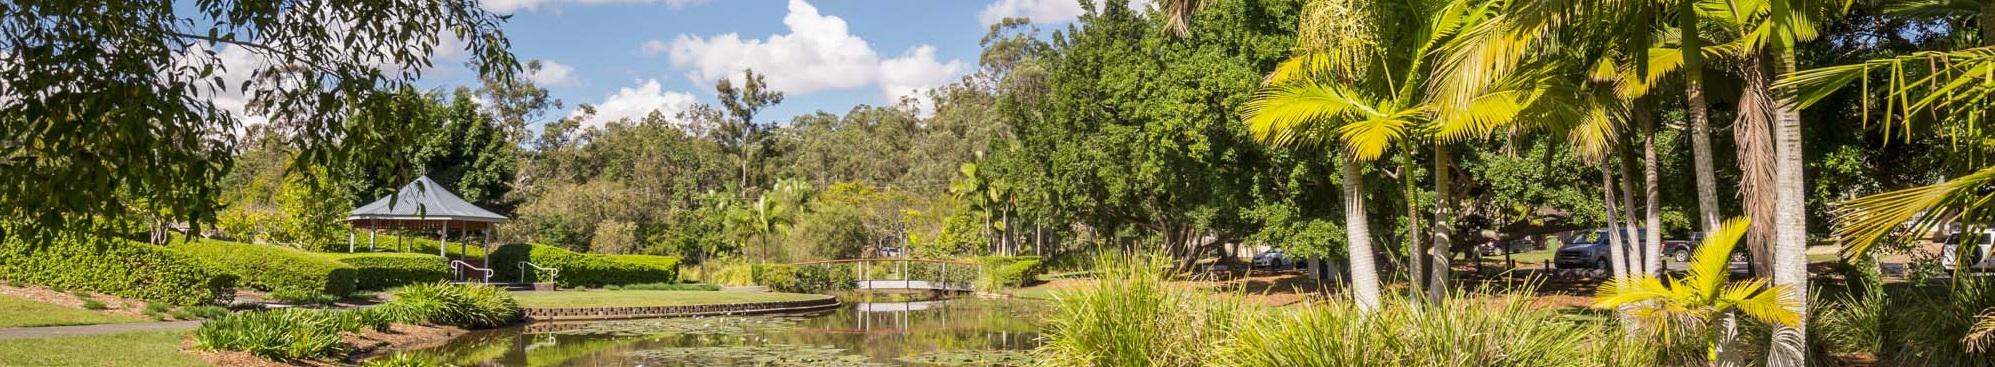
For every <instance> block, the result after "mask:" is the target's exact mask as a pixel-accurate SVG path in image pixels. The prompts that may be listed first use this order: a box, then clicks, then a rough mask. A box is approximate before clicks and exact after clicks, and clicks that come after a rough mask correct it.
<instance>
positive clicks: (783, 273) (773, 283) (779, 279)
mask: <svg viewBox="0 0 1995 367" xmlns="http://www.w3.org/2000/svg"><path fill="white" fill-rule="evenodd" d="M835 267H837V266H836V265H832V266H801V267H799V266H796V265H789V264H755V266H754V267H753V268H752V270H751V271H750V272H751V273H753V274H754V275H753V276H752V277H753V278H754V279H755V284H757V285H761V286H764V287H769V289H771V290H775V291H777V292H788V293H822V292H832V291H843V290H851V289H852V285H853V280H854V279H853V277H852V272H849V271H837V270H835V269H833V268H835Z"/></svg>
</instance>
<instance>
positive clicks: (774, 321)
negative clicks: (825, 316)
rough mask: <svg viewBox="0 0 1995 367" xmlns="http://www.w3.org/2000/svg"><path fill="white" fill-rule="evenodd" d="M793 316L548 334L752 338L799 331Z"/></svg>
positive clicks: (648, 322)
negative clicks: (727, 336)
mask: <svg viewBox="0 0 1995 367" xmlns="http://www.w3.org/2000/svg"><path fill="white" fill-rule="evenodd" d="M799 321H801V320H800V319H797V318H792V317H763V316H748V317H742V316H723V317H693V318H670V319H645V320H629V321H607V322H595V323H589V324H586V325H581V326H578V327H573V328H567V329H563V330H558V331H549V332H547V333H548V334H561V335H613V336H648V335H750V334H755V333H761V332H769V331H782V330H789V329H793V328H796V326H797V323H798V322H799Z"/></svg>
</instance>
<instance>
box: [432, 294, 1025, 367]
mask: <svg viewBox="0 0 1995 367" xmlns="http://www.w3.org/2000/svg"><path fill="white" fill-rule="evenodd" d="M1046 306H1048V305H1047V304H1045V303H1043V302H1040V301H1030V300H978V299H957V300H943V301H922V302H876V303H866V302H860V301H846V305H845V306H844V307H842V308H839V309H837V310H835V311H826V312H820V313H814V314H799V315H771V316H727V317H699V318H668V319H644V320H624V321H599V322H585V323H538V324H532V325H526V326H518V327H511V328H505V329H495V330H484V331H476V332H472V333H470V334H467V335H464V336H462V337H459V338H457V339H454V340H452V341H451V342H450V343H449V344H446V345H443V346H439V347H435V348H429V349H422V350H415V351H410V352H409V353H414V354H419V355H423V356H428V357H433V358H434V359H437V360H441V361H446V362H450V363H452V364H456V365H480V366H1023V365H1027V364H1028V362H1029V361H1028V359H1029V356H1028V355H1027V353H1028V352H1029V351H1030V350H1031V349H1032V348H1036V347H1038V346H1039V344H1040V342H1041V341H1040V340H1039V334H1038V331H1039V320H1041V319H1042V318H1043V312H1044V307H1046Z"/></svg>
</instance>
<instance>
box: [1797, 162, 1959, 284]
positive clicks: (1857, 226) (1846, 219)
mask: <svg viewBox="0 0 1995 367" xmlns="http://www.w3.org/2000/svg"><path fill="white" fill-rule="evenodd" d="M1991 184H1995V167H1987V168H1983V169H1981V170H1980V171H1975V172H1974V173H1971V174H1968V175H1966V176H1961V177H1959V178H1955V179H1952V180H1948V181H1946V182H1941V183H1938V184H1934V185H1928V186H1920V187H1914V188H1909V189H1904V190H1898V191H1892V192H1885V193H1880V194H1875V195H1870V196H1864V197H1859V198H1855V199H1850V200H1848V201H1844V202H1842V203H1839V204H1837V205H1836V208H1835V210H1834V211H1833V213H1834V214H1835V217H1836V219H1835V221H1836V226H1835V228H1836V235H1837V237H1840V238H1841V239H1842V240H1843V253H1842V255H1843V259H1845V260H1847V261H1855V260H1856V259H1857V258H1859V257H1861V256H1862V255H1863V254H1865V253H1868V252H1870V250H1871V249H1872V248H1874V247H1875V246H1876V244H1877V243H1878V241H1880V240H1883V239H1885V238H1886V237H1887V236H1890V235H1892V234H1893V233H1896V232H1897V231H1899V230H1901V229H1903V230H1906V233H1912V234H1920V233H1927V232H1929V231H1931V230H1932V228H1933V226H1936V225H1938V224H1939V222H1940V217H1941V216H1940V215H1937V214H1939V213H1940V212H1942V211H1947V210H1959V211H1961V212H1963V214H1964V215H1963V217H1965V218H1986V217H1985V216H1986V215H1987V213H1989V212H1990V210H1995V206H1991V205H1989V204H1991V203H1995V192H1989V191H1987V190H1986V189H1985V188H1987V187H1989V185H1991ZM1901 226H1902V228H1901Z"/></svg>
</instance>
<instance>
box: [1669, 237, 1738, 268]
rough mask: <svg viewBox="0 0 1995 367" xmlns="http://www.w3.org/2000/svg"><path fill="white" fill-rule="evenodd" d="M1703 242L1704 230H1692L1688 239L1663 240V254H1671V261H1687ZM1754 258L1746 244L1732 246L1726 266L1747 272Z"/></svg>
mask: <svg viewBox="0 0 1995 367" xmlns="http://www.w3.org/2000/svg"><path fill="white" fill-rule="evenodd" d="M1703 244H1704V232H1691V233H1690V239H1688V240H1663V254H1664V255H1669V259H1670V261H1674V262H1680V263H1687V262H1690V256H1691V255H1694V254H1696V253H1697V246H1698V245H1703ZM1752 258H1753V255H1752V252H1751V251H1749V250H1747V249H1746V246H1744V245H1740V246H1735V247H1732V259H1731V260H1730V261H1727V262H1726V266H1725V267H1726V268H1727V269H1730V270H1731V271H1732V272H1734V273H1745V272H1748V271H1751V270H1752V263H1751V262H1750V260H1752Z"/></svg>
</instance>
